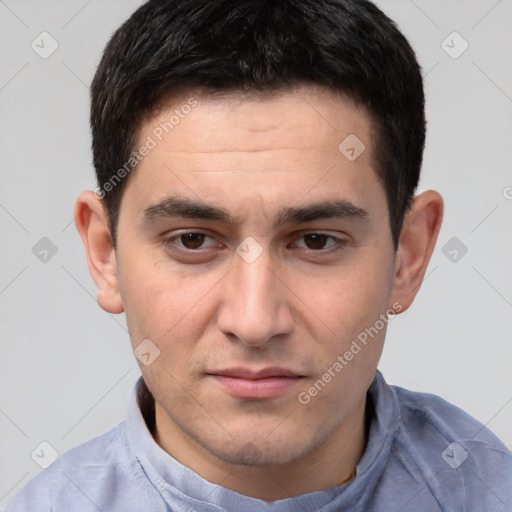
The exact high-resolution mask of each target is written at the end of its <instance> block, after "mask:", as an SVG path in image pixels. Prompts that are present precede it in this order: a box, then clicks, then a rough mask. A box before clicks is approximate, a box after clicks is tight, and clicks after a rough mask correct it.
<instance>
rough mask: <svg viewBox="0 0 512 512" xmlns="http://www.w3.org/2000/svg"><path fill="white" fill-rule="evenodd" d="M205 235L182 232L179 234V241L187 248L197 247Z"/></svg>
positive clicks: (201, 243)
mask: <svg viewBox="0 0 512 512" xmlns="http://www.w3.org/2000/svg"><path fill="white" fill-rule="evenodd" d="M205 237H206V235H203V234H202V233H184V234H183V235H180V241H181V243H182V244H183V246H184V247H186V248H187V249H199V248H200V247H201V245H203V243H204V239H205Z"/></svg>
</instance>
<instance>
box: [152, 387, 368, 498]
mask: <svg viewBox="0 0 512 512" xmlns="http://www.w3.org/2000/svg"><path fill="white" fill-rule="evenodd" d="M370 408H371V403H369V404H368V407H367V403H366V396H365V397H364V399H363V400H362V401H361V402H360V403H358V404H357V405H356V407H355V408H354V410H353V411H352V413H351V414H350V416H349V417H348V418H347V419H346V421H345V422H344V423H343V424H342V425H340V426H339V427H338V428H337V429H336V430H335V431H334V433H332V434H331V436H330V437H328V438H327V439H326V440H325V441H324V442H323V443H322V444H320V445H319V446H315V447H314V448H313V449H312V450H311V451H310V452H308V453H307V454H306V455H304V456H303V457H301V458H300V459H298V460H294V461H292V462H290V463H288V464H280V465H258V466H244V465H234V464H230V463H227V462H225V461H223V460H220V459H219V458H217V457H216V456H215V455H213V454H212V453H211V452H209V451H208V450H207V449H206V448H205V447H204V446H202V445H200V444H198V443H197V442H196V441H195V440H194V439H192V438H191V437H190V436H188V435H187V434H186V433H185V432H184V431H183V430H181V429H180V428H179V427H178V426H177V425H176V424H175V423H173V422H172V421H170V419H169V418H168V416H167V415H166V414H165V412H164V411H163V410H162V409H161V408H160V407H159V406H158V404H156V406H155V420H156V427H155V431H154V434H153V435H154V438H155V441H156V442H157V443H158V444H159V445H160V447H161V448H163V449H164V450H165V451H166V452H167V453H169V454H170V455H171V456H172V457H173V458H175V459H176V460H177V461H178V462H180V463H181V464H183V465H184V466H186V467H188V468H189V469H191V470H192V471H194V472H195V473H197V474H198V475H199V476H201V477H202V478H204V479H205V480H207V481H209V482H211V483H214V484H217V485H222V487H225V488H227V489H230V490H232V491H234V492H237V493H239V494H243V495H245V496H250V497H253V498H258V499H262V500H266V501H275V500H279V499H284V498H289V497H291V496H298V495H301V494H306V493H309V492H314V491H319V490H325V489H329V488H330V487H334V486H339V485H343V484H346V483H348V482H349V481H351V480H352V479H353V478H354V477H355V470H356V466H357V464H358V463H359V461H360V459H361V457H362V455H363V452H364V449H365V447H366V441H367V430H368V428H367V425H368V424H369V416H370V414H371V411H368V409H370ZM292 421H293V419H292Z"/></svg>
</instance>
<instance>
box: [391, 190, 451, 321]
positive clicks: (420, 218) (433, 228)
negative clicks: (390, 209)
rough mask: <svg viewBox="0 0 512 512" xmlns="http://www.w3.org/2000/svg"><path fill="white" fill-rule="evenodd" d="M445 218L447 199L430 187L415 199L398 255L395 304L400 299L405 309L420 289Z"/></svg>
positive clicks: (394, 283) (405, 224)
mask: <svg viewBox="0 0 512 512" xmlns="http://www.w3.org/2000/svg"><path fill="white" fill-rule="evenodd" d="M442 219H443V199H442V197H441V195H440V194H439V193H438V192H435V191H434V190H427V191H426V192H423V193H422V194H420V195H418V196H416V197H415V198H414V201H413V204H412V205H411V208H410V209H409V210H408V211H407V213H406V215H405V218H404V223H403V227H402V233H401V235H400V241H399V247H398V251H397V255H396V258H395V274H394V280H393V295H392V300H391V303H395V302H398V303H399V304H400V305H401V306H402V309H401V312H403V311H405V310H406V309H407V308H408V307H409V306H410V305H411V304H412V301H413V300H414V297H415V296H416V294H417V293H418V290H419V289H420V286H421V283H422V281H423V277H424V275H425V271H426V269H427V266H428V263H429V261H430V257H431V256H432V252H433V250H434V247H435V244H436V240H437V236H438V234H439V230H440V228H441V223H442Z"/></svg>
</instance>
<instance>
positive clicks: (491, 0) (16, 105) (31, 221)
mask: <svg viewBox="0 0 512 512" xmlns="http://www.w3.org/2000/svg"><path fill="white" fill-rule="evenodd" d="M139 4H140V1H119V0H118V1H113V0H110V1H105V0H102V1H100V0H92V1H91V0H90V1H84V0H80V1H74V0H73V1H66V2H64V1H61V2H56V1H46V0H45V1H41V0H38V1H34V0H32V1H28V0H27V1H23V0H17V1H16V0H0V46H1V48H2V54H1V57H0V59H1V61H0V120H1V122H0V130H1V132H0V145H1V147H0V173H1V188H0V233H1V245H0V247H1V248H2V251H1V258H2V260H1V265H0V315H1V321H0V329H1V333H0V334H1V352H0V465H1V470H0V510H1V508H2V506H5V505H6V503H7V502H8V501H9V499H10V498H12V496H13V495H14V493H15V492H16V491H18V490H19V489H20V488H21V487H22V485H23V484H25V483H26V482H27V481H28V480H29V479H30V478H31V477H32V476H34V475H35V474H37V473H38V472H39V471H41V468H40V466H39V465H38V464H37V463H36V461H38V458H37V457H36V456H35V457H34V459H33V458H32V457H31V453H32V452H33V451H34V450H35V449H36V448H38V447H39V445H40V443H41V442H43V441H46V442H48V443H50V445H51V446H52V447H53V448H54V449H55V450H56V451H57V452H58V453H63V452H64V451H66V450H68V449H69V448H71V447H73V446H75V445H77V444H79V443H82V442H83V441H85V440H87V439H90V438H91V437H93V436H95V435H97V434H99V433H101V432H103V431H105V430H106V429H108V428H110V427H111V426H113V425H114V424H115V423H116V422H118V421H120V420H122V419H123V418H124V415H125V402H126V395H127V393H128V390H129V388H130V387H131V386H132V384H133V382H134V380H135V379H136V377H137V376H138V374H139V371H138V368H137V365H136V364H135V358H134V357H133V354H132V353H131V350H130V343H129V339H128V334H127V332H126V329H125V319H124V316H123V315H117V316H114V315H109V314H107V313H105V312H103V311H102V310H101V309H100V308H99V306H98V305H97V304H96V301H95V286H94V283H93V281H92V279H91V278H90V276H89V273H88V270H87V266H86V261H85V256H84V252H83V249H82V246H81V242H80V239H79V237H78V234H77V232H76V230H75V227H74V225H73V223H72V221H73V206H74V201H75V198H76V196H77V195H78V193H79V192H80V191H81V190H83V189H85V188H93V187H94V178H93V169H92V165H91V157H90V152H89V147H90V139H89V127H88V84H89V83H90V81H91V79H92V77H93V73H94V70H95V67H96V65H97V63H98V60H99V57H100V53H101V51H102V49H103V47H104V45H105V43H106V41H107V40H108V38H109V36H110V35H111V33H112V32H113V30H114V29H115V28H116V27H117V26H118V25H119V24H120V23H121V22H122V21H123V20H124V19H126V18H127V16H128V15H129V13H131V12H132V11H133V10H134V9H135V7H136V6H137V5H139ZM378 5H379V6H380V7H381V8H382V9H383V10H384V11H385V12H386V13H388V14H389V15H390V17H391V18H393V19H395V20H396V21H397V22H398V24H399V26H400V28H401V29H402V30H403V32H404V33H405V34H406V36H407V37H408V38H409V39H410V41H411V43H412V45H413V47H414V48H415V50H416V51H417V54H418V58H419V61H420V63H421V65H422V67H423V69H424V74H425V82H426V93H427V115H428V139H427V148H426V153H425V161H424V167H423V179H422V182H421V186H420V190H425V189H427V188H435V189H437V190H438V191H439V192H440V193H441V194H442V195H443V197H444V199H445V201H446V214H445V220H444V225H443V228H442V230H441V234H440V239H439V242H438V245H437V248H436V250H435V252H434V255H433V258H432V261H431V264H430V266H429V269H428V271H427V276H426V278H425V282H424V283H423V287H422V290H421V291H420V293H419V295H418V297H417V299H416V301H415V304H414V305H413V307H412V309H411V310H409V311H408V312H406V313H404V314H403V315H400V316H399V317H397V319H396V320H394V321H393V322H392V323H391V324H390V327H389V331H388V336H387V342H386V343H387V344H386V348H385V351H384V355H383V358H382V362H381V365H380V368H381V370H382V371H383V373H384V375H385V376H386V378H387V379H388V381H389V382H391V383H394V384H398V385H401V386H403V387H408V388H411V389H415V390H422V391H429V392H433V393H436V394H439V395H441V396H443V397H445V398H446V399H448V400H449V401H451V402H453V403H455V404H457V405H458V406H460V407H462V408H463V409H465V410H466V411H468V412H469V413H470V414H472V415H473V416H475V417H476V418H478V419H479V420H480V421H481V422H483V423H484V424H486V425H488V427H489V428H490V429H491V430H493V431H494V432H495V433H496V434H497V435H498V436H499V437H501V439H503V441H504V442H505V443H506V444H507V445H508V446H509V447H512V428H511V427H512V371H511V366H512V364H511V363H512V343H511V339H512V336H511V334H512V322H511V319H512V314H511V313H512V273H511V272H510V270H509V267H510V261H512V237H511V229H510V228H511V217H512V173H511V172H510V162H511V160H512V159H511V156H512V155H511V153H512V139H511V135H512V116H511V113H512V79H511V71H512V58H511V57H512V52H511V50H512V36H511V30H510V27H511V20H512V0H500V1H496V0H479V1H468V0H459V1H455V0H450V1H446V0H443V1H441V0H439V1H427V0H414V1H412V0H394V1H390V0H386V1H379V2H378ZM43 31H47V32H48V33H49V34H51V36H52V38H54V39H55V40H56V41H57V43H58V48H57V49H56V51H55V52H54V53H53V54H52V55H50V56H49V57H48V58H46V59H43V58H41V57H40V55H39V54H38V53H36V51H34V50H33V49H32V47H31V43H32V41H34V40H35V44H38V45H39V48H38V47H36V48H38V50H39V51H40V52H41V51H43V50H44V51H48V50H49V49H50V48H51V41H50V40H49V39H44V41H43V42H41V38H42V37H47V36H39V34H41V32H43ZM454 31H456V32H458V33H459V34H460V35H461V36H462V38H463V39H460V38H459V37H458V36H457V35H453V34H452V33H453V32H454ZM443 41H445V43H442V42H443ZM464 41H467V43H468V45H469V47H468V48H467V50H466V51H465V52H464V53H462V54H461V55H458V54H459V53H460V51H461V50H462V49H463V48H464V46H465V43H464ZM43 46H44V48H43ZM449 53H451V55H449ZM454 56H457V58H454ZM43 237H47V238H48V239H49V240H51V242H52V244H54V246H55V248H56V249H57V252H56V253H55V254H52V251H51V248H50V246H49V245H48V242H47V241H42V242H40V240H41V238H43ZM454 237H456V239H455V240H452V239H453V238H454ZM38 243H39V245H36V244H38ZM446 244H448V245H446ZM462 244H463V245H462ZM34 246H36V247H35V249H33V247H34ZM443 247H445V249H444V251H443ZM463 247H466V248H467V253H466V254H463V250H462V249H463ZM49 248H50V250H49ZM44 250H49V252H48V253H44ZM454 250H455V251H456V253H454V252H453V251H454ZM41 259H42V261H41ZM454 259H455V261H452V260H454ZM50 452H51V450H50V449H49V448H48V447H44V446H43V448H38V450H36V452H35V453H45V457H51V453H50ZM43 459H44V457H42V456H41V457H40V459H39V462H44V460H43Z"/></svg>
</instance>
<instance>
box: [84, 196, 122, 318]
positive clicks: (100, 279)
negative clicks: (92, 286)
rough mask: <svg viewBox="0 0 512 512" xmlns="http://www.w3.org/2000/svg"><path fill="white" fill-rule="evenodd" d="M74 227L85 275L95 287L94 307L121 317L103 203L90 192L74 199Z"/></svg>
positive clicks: (112, 251) (114, 260)
mask: <svg viewBox="0 0 512 512" xmlns="http://www.w3.org/2000/svg"><path fill="white" fill-rule="evenodd" d="M75 225H76V228H77V229H78V232H79V233H80V237H81V238H82V242H83V244H84V247H85V253H86V255H87V263H88V265H89V272H90V273H91V276H92V278H93V279H94V282H95V283H96V286H97V287H98V304H99V305H100V306H101V307H102V308H103V309H104V310H105V311H107V312H108V313H122V312H123V311H124V307H123V302H122V300H121V295H120V293H119V286H118V282H117V275H116V271H117V262H116V253H115V249H114V246H113V244H112V239H111V237H110V228H109V222H108V217H107V214H106V211H105V207H104V205H103V201H102V200H101V199H100V198H99V197H98V196H97V195H96V194H95V193H94V192H92V191H90V190H87V191H85V192H82V193H81V194H80V195H79V196H78V199H77V201H76V205H75Z"/></svg>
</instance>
